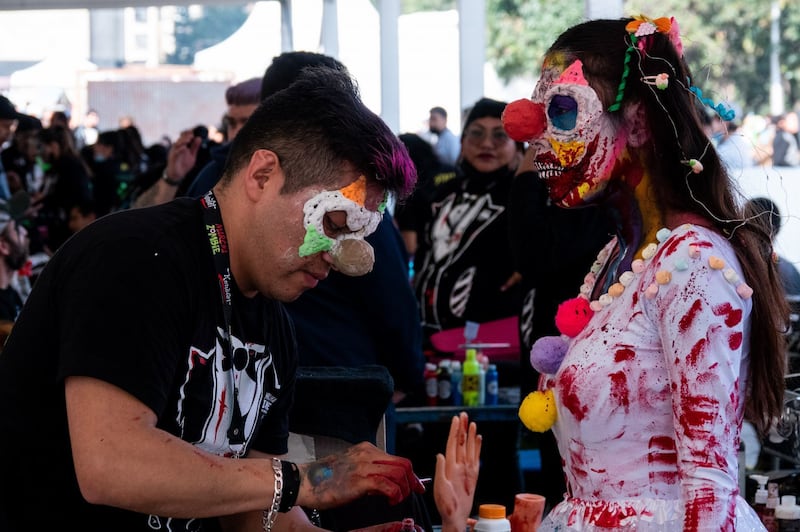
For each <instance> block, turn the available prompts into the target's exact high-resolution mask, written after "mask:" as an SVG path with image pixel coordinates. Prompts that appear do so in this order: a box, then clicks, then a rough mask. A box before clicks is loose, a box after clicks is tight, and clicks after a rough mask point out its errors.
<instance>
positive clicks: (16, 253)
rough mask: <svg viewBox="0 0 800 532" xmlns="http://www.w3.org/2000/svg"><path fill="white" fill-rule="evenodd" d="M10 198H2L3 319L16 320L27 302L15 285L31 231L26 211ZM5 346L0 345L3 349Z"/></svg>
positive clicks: (0, 277)
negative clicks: (24, 220)
mask: <svg viewBox="0 0 800 532" xmlns="http://www.w3.org/2000/svg"><path fill="white" fill-rule="evenodd" d="M14 207H15V206H14V204H13V203H11V202H5V201H3V202H0V321H11V322H13V321H16V319H17V316H19V312H20V310H22V305H23V303H24V301H23V297H22V294H20V292H19V291H18V290H17V289H16V288H15V286H14V284H13V281H14V274H15V273H16V272H18V271H19V270H20V269H21V268H22V267H23V266H24V265H25V263H26V262H27V261H28V255H29V252H30V250H29V249H28V243H29V241H28V231H27V230H26V229H25V227H24V226H23V225H22V219H23V216H24V213H22V212H17V211H15V209H14ZM1 349H2V346H0V350H1Z"/></svg>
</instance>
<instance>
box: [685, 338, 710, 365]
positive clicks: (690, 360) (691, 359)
mask: <svg viewBox="0 0 800 532" xmlns="http://www.w3.org/2000/svg"><path fill="white" fill-rule="evenodd" d="M707 343H708V340H706V339H705V338H701V339H700V340H698V341H697V343H696V344H694V345H693V346H692V350H691V351H690V352H689V354H688V355H687V357H686V363H687V364H688V365H689V366H693V367H696V366H697V362H698V361H699V360H700V356H701V355H702V354H703V352H704V351H705V348H706V344H707Z"/></svg>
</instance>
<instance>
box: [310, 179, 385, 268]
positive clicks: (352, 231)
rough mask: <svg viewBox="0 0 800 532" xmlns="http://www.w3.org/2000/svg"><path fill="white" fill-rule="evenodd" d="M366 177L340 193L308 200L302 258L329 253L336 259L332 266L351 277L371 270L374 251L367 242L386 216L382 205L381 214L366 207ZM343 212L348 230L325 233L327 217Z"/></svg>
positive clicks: (323, 192)
mask: <svg viewBox="0 0 800 532" xmlns="http://www.w3.org/2000/svg"><path fill="white" fill-rule="evenodd" d="M366 183H367V180H366V178H365V177H364V176H361V177H359V178H358V179H357V180H356V181H354V182H353V183H351V184H350V185H348V186H346V187H344V188H342V189H340V190H325V191H322V192H320V193H319V194H317V195H315V196H314V197H312V198H311V199H309V200H308V201H307V202H306V204H305V205H304V206H303V212H304V213H305V216H304V219H303V223H304V224H305V226H306V236H305V238H304V240H303V245H302V246H300V249H299V254H300V256H301V257H306V256H308V255H313V254H314V253H320V252H322V251H328V252H329V253H330V254H331V257H332V258H333V267H334V268H336V270H338V271H340V272H342V273H344V274H345V275H350V276H359V275H364V274H366V273H369V272H370V271H372V267H373V265H374V264H375V252H374V250H373V249H372V246H371V245H370V244H369V243H368V242H367V241H366V240H364V239H365V238H366V237H367V236H369V235H371V234H372V233H373V232H375V229H377V227H378V224H379V223H380V221H381V218H382V217H383V208H384V206H385V202H384V203H382V204H381V205H380V207H379V209H378V211H371V210H369V209H367V208H366V207H365V206H364V203H365V200H366ZM330 212H344V213H345V215H346V224H347V228H346V229H347V230H346V231H341V232H338V231H337V233H336V234H333V235H329V234H328V232H326V230H325V224H324V220H325V215H326V214H328V213H330Z"/></svg>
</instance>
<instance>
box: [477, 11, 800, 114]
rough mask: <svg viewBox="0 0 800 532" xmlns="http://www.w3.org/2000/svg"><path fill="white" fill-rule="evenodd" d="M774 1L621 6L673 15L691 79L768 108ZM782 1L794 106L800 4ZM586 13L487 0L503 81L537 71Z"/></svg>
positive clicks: (784, 56)
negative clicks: (551, 48) (556, 42)
mask: <svg viewBox="0 0 800 532" xmlns="http://www.w3.org/2000/svg"><path fill="white" fill-rule="evenodd" d="M772 1H773V0H734V1H731V0H658V1H655V0H626V1H625V3H624V6H623V10H624V13H625V14H626V15H632V14H639V13H644V14H646V15H648V16H652V17H654V18H655V17H660V16H670V15H673V16H675V17H676V18H677V19H678V22H679V24H680V28H681V34H682V38H683V44H684V49H685V55H686V59H687V61H688V63H689V65H690V67H691V68H692V71H693V75H694V83H695V85H697V86H698V87H700V88H701V89H702V90H703V94H704V95H707V96H709V97H711V98H712V99H714V100H715V101H717V100H724V101H728V102H733V103H735V104H736V105H737V106H739V107H740V108H742V109H744V110H746V111H755V112H758V113H768V112H769V93H770V91H769V80H770V76H769V72H770V70H769V69H770V66H769V65H770V6H771V4H772ZM781 4H782V5H781V8H782V9H781V18H780V29H781V31H780V33H781V42H782V45H781V48H780V54H781V55H780V65H781V71H782V74H783V77H784V79H785V83H784V90H785V91H786V95H787V98H786V101H787V106H792V105H793V104H794V103H800V102H798V100H799V99H800V93H798V90H800V2H797V1H794V0H781ZM654 5H655V6H657V8H654V7H653V6H654ZM584 12H585V1H584V0H560V1H553V0H487V24H488V26H489V28H488V32H489V38H488V47H489V49H488V50H487V56H488V57H489V58H490V60H491V61H492V62H493V64H494V66H495V69H496V70H497V72H498V74H499V75H500V77H501V78H503V79H504V80H506V81H508V80H510V79H511V78H513V77H515V76H519V75H531V74H533V75H535V74H536V73H537V72H538V70H539V66H540V64H541V59H542V56H543V55H544V53H545V51H546V50H547V47H548V46H549V45H550V43H551V42H553V40H555V38H556V37H557V36H558V34H559V33H561V32H562V31H563V30H564V29H566V28H568V27H569V26H571V25H573V24H575V23H578V22H580V21H582V20H583V19H584V17H585V15H584Z"/></svg>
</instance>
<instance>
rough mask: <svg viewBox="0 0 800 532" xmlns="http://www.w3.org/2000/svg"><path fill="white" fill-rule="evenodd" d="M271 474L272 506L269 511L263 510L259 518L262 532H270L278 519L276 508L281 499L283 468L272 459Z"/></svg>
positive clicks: (275, 459)
mask: <svg viewBox="0 0 800 532" xmlns="http://www.w3.org/2000/svg"><path fill="white" fill-rule="evenodd" d="M272 472H273V473H274V475H275V489H274V490H273V492H272V506H270V509H269V510H264V513H263V515H262V516H261V526H262V527H264V532H272V525H274V524H275V519H276V518H277V517H278V508H280V507H281V497H282V496H283V468H282V467H281V461H280V460H278V459H277V458H273V459H272Z"/></svg>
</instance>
